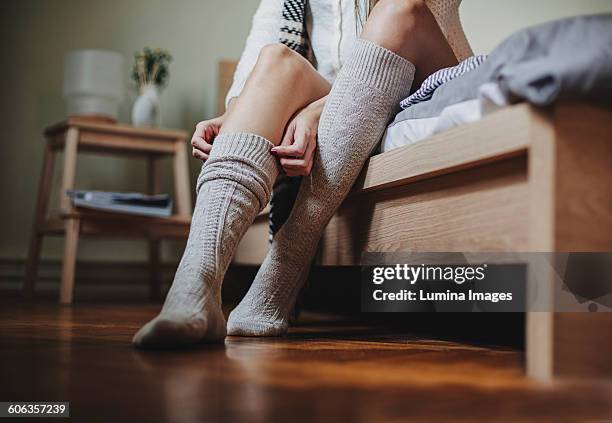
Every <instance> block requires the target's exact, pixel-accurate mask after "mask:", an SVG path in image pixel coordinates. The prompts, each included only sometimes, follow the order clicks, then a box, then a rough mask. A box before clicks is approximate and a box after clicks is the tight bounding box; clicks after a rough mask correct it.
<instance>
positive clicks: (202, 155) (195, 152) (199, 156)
mask: <svg viewBox="0 0 612 423" xmlns="http://www.w3.org/2000/svg"><path fill="white" fill-rule="evenodd" d="M191 155H192V156H193V157H195V158H196V159H200V160H202V161H206V160H208V154H206V153H204V152H202V151H200V150H198V149H197V148H192V149H191Z"/></svg>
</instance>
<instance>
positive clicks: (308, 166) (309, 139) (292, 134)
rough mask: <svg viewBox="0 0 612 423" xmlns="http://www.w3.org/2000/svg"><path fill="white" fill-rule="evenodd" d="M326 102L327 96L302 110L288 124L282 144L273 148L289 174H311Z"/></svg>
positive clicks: (273, 151)
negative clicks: (318, 131) (320, 119)
mask: <svg viewBox="0 0 612 423" xmlns="http://www.w3.org/2000/svg"><path fill="white" fill-rule="evenodd" d="M324 104H325V97H323V98H321V99H319V100H317V101H315V102H313V103H311V104H310V105H308V106H307V107H305V108H303V109H302V110H300V111H299V112H298V113H297V114H296V115H295V116H294V117H293V119H292V120H291V121H290V122H289V124H288V125H287V129H286V130H285V135H284V136H283V140H282V142H281V144H280V145H279V146H276V147H273V148H272V150H271V151H272V153H273V154H275V155H277V156H278V157H280V164H281V166H282V168H283V170H284V171H285V173H286V174H287V176H307V175H310V171H311V170H312V163H313V158H314V153H315V149H316V147H317V130H318V128H319V118H320V117H321V112H322V111H323V106H324Z"/></svg>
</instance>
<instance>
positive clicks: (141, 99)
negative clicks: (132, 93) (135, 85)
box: [132, 84, 160, 127]
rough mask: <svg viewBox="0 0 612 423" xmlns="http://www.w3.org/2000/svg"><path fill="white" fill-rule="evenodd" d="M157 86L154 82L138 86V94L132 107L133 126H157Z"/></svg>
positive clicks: (158, 116)
mask: <svg viewBox="0 0 612 423" xmlns="http://www.w3.org/2000/svg"><path fill="white" fill-rule="evenodd" d="M159 118H160V115H159V88H158V87H157V85H155V84H147V85H143V86H142V87H140V95H139V96H138V98H137V99H136V101H135V102H134V107H132V124H133V125H134V126H149V127H155V126H159Z"/></svg>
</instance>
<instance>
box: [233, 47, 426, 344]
mask: <svg viewBox="0 0 612 423" xmlns="http://www.w3.org/2000/svg"><path fill="white" fill-rule="evenodd" d="M413 77H414V66H413V65H412V64H411V63H410V62H408V61H407V60H405V59H403V58H402V57H400V56H398V55H396V54H395V53H393V52H391V51H389V50H387V49H384V48H382V47H380V46H378V45H376V44H373V43H371V42H369V41H366V40H358V41H357V43H356V45H355V49H354V51H353V54H352V56H351V57H350V59H349V60H348V61H347V62H346V63H345V64H344V66H343V67H342V69H341V70H340V72H339V74H338V77H337V79H336V81H335V83H334V85H333V87H332V90H331V92H330V94H329V96H328V97H327V101H326V103H325V107H324V110H323V113H322V115H321V120H320V123H319V132H318V151H317V154H316V155H315V161H314V164H313V169H312V174H311V177H310V178H308V177H306V178H303V181H302V184H301V187H300V192H299V194H298V197H297V199H296V202H295V205H294V206H293V210H292V212H291V214H290V216H289V218H288V220H287V222H286V223H285V224H284V225H283V227H282V228H281V229H280V230H279V232H278V233H277V235H276V236H275V237H274V240H273V242H272V246H271V248H270V250H269V252H268V255H267V256H266V258H265V260H264V262H263V264H262V266H261V268H260V270H259V272H258V273H257V276H256V277H255V281H254V282H253V284H252V286H251V288H250V289H249V291H248V293H247V295H246V296H245V298H244V299H243V300H242V302H241V303H240V304H239V305H238V307H236V309H234V310H233V311H232V313H231V314H230V316H229V320H228V328H227V329H228V334H229V335H243V336H276V335H281V334H283V333H285V332H286V331H287V328H288V319H289V315H290V312H291V309H292V307H293V304H294V302H295V298H296V295H297V292H298V291H299V289H300V288H301V286H302V284H303V283H304V281H305V280H306V277H307V274H308V270H309V267H310V263H311V261H312V258H313V256H314V254H315V251H316V247H317V243H318V241H319V238H320V237H321V234H322V232H323V229H324V228H325V226H326V225H327V223H328V222H329V220H330V219H331V217H332V216H333V214H334V213H335V212H336V210H337V209H338V207H339V206H340V204H341V202H342V200H344V198H345V197H346V195H347V194H348V192H349V190H350V188H351V186H352V185H353V183H354V182H355V179H356V178H357V176H358V175H359V172H360V171H361V169H362V167H363V165H364V163H365V161H366V160H367V159H368V157H369V156H370V154H371V152H372V150H373V149H374V147H375V146H376V144H377V143H378V141H379V140H380V137H381V136H382V134H383V132H384V130H385V128H386V126H387V122H388V121H389V119H390V118H391V117H392V115H393V112H394V111H395V110H396V108H397V105H398V102H399V100H400V99H402V98H404V97H405V96H407V95H408V94H409V91H410V86H411V84H412V80H413Z"/></svg>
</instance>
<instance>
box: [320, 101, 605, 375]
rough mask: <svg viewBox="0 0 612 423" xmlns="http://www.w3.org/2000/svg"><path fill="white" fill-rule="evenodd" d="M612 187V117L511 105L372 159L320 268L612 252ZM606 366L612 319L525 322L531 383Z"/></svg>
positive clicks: (571, 316)
mask: <svg viewBox="0 0 612 423" xmlns="http://www.w3.org/2000/svg"><path fill="white" fill-rule="evenodd" d="M610 184H612V111H611V110H604V109H598V108H595V107H593V106H590V105H586V104H563V105H559V106H557V107H555V108H554V109H550V110H541V109H536V108H534V107H532V106H529V105H527V104H519V105H516V106H512V107H508V108H505V109H503V110H500V111H498V112H495V113H493V114H491V115H489V116H487V117H485V118H484V119H482V120H481V121H479V122H477V123H473V124H468V125H464V126H461V127H458V128H455V129H452V130H449V131H447V132H444V133H441V134H438V135H435V136H433V137H431V138H430V139H428V140H426V141H423V142H420V143H417V144H413V145H409V146H406V147H402V148H398V149H396V150H392V151H390V152H387V153H384V154H380V155H377V156H374V157H372V158H371V159H370V160H369V161H368V163H367V164H366V166H365V168H364V170H363V172H362V173H361V175H360V177H359V180H358V181H357V183H356V185H355V186H354V188H353V191H352V193H351V194H350V195H349V197H348V198H347V199H346V201H345V202H344V203H343V205H342V207H341V208H340V210H339V211H338V213H337V214H336V215H335V216H334V217H333V218H332V220H331V222H330V223H329V225H328V227H327V229H326V230H325V234H324V237H323V239H322V241H321V245H320V264H323V265H357V264H359V260H360V257H361V254H362V252H364V251H368V252H370V251H371V252H392V251H412V252H414V251H417V252H418V251H422V252H452V251H457V252H537V251H543V252H553V251H556V252H595V251H597V252H610V251H612V187H611V186H610ZM551 277H552V275H551ZM551 287H552V285H551ZM551 289H552V288H551ZM610 357H612V313H546V312H530V313H528V315H527V327H526V365H527V373H528V374H529V375H530V376H533V377H535V378H537V379H540V380H547V379H550V378H552V377H553V376H555V375H558V376H587V377H603V376H610V375H612V360H611V359H610Z"/></svg>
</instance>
